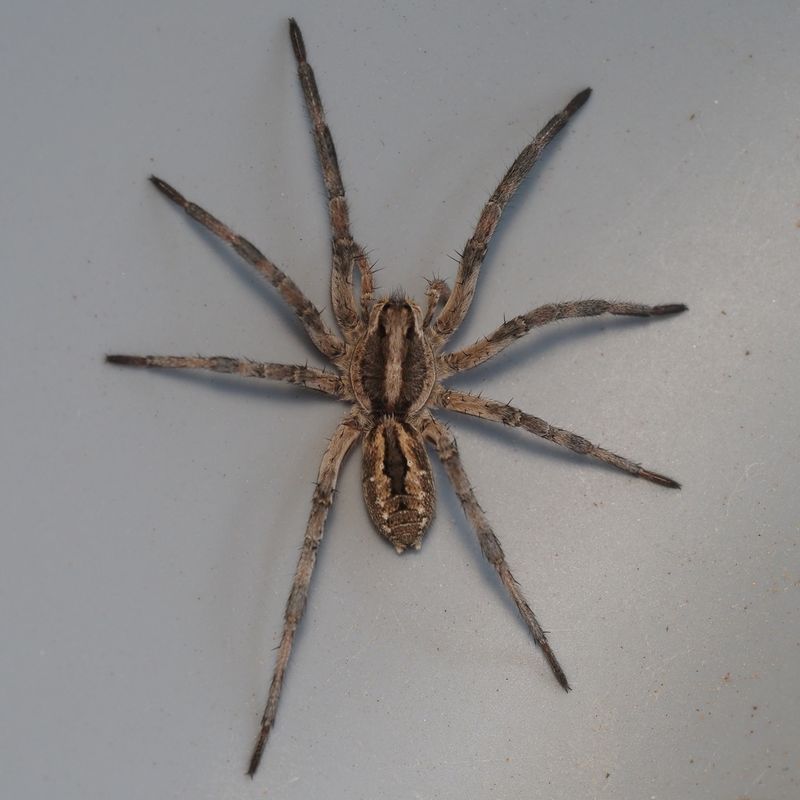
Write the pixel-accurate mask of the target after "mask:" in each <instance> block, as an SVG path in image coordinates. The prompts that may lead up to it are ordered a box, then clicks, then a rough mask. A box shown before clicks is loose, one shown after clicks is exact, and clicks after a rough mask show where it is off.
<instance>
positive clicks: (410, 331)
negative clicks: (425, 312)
mask: <svg viewBox="0 0 800 800" xmlns="http://www.w3.org/2000/svg"><path fill="white" fill-rule="evenodd" d="M413 338H414V326H413V325H409V326H408V327H407V328H406V339H408V340H409V341H410V340H411V339H413Z"/></svg>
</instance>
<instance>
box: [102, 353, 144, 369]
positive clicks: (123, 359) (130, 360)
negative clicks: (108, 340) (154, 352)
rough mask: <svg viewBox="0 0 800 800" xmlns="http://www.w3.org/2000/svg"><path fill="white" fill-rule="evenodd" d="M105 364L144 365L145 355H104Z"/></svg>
mask: <svg viewBox="0 0 800 800" xmlns="http://www.w3.org/2000/svg"><path fill="white" fill-rule="evenodd" d="M106 363H107V364H123V365H124V366H126V367H146V366H147V357H146V356H124V355H117V354H114V355H108V356H106Z"/></svg>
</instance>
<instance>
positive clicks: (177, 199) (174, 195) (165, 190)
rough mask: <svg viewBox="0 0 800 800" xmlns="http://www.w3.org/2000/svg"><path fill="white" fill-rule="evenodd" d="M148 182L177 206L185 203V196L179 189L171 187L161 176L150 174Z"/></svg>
mask: <svg viewBox="0 0 800 800" xmlns="http://www.w3.org/2000/svg"><path fill="white" fill-rule="evenodd" d="M150 183H152V184H153V186H155V187H156V189H158V191H159V192H161V193H162V194H165V195H166V196H167V197H169V199H170V200H172V202H173V203H177V204H178V205H179V206H185V205H186V198H185V197H184V196H183V195H182V194H181V193H180V192H179V191H177V189H173V188H172V187H171V186H170V185H169V184H168V183H167V182H166V181H162V180H161V178H157V177H156V176H155V175H151V176H150Z"/></svg>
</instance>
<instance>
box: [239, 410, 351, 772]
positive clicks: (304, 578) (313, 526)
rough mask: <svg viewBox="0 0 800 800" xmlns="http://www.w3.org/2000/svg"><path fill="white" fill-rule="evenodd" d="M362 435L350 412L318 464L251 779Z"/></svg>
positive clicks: (274, 710) (275, 709)
mask: <svg viewBox="0 0 800 800" xmlns="http://www.w3.org/2000/svg"><path fill="white" fill-rule="evenodd" d="M360 436H361V430H360V428H359V426H358V423H357V422H356V419H355V415H354V414H348V415H347V416H346V417H345V418H344V419H343V420H342V421H341V422H340V423H339V427H338V428H337V429H336V432H335V433H334V434H333V437H332V438H331V440H330V443H329V444H328V447H327V448H326V450H325V453H324V455H323V456H322V463H321V464H320V467H319V475H318V477H317V486H316V489H315V490H314V497H313V499H312V501H311V515H310V516H309V519H308V526H307V527H306V535H305V538H304V539H303V546H302V548H301V549H300V558H299V560H298V562H297V569H296V570H295V573H294V580H293V581H292V589H291V592H290V593H289V599H288V601H287V602H286V611H285V614H284V623H283V633H282V634H281V641H280V644H279V645H278V655H277V656H276V658H275V670H274V672H273V674H272V683H271V684H270V687H269V694H268V696H267V705H266V708H265V709H264V714H263V716H262V718H261V729H260V731H259V733H258V738H257V739H256V744H255V747H254V748H253V755H252V756H251V757H250V765H249V766H248V768H247V774H248V775H249V776H250V777H251V778H252V777H253V775H255V773H256V770H257V769H258V764H259V762H260V761H261V754H262V753H263V752H264V746H265V745H266V743H267V738H268V737H269V732H270V730H271V729H272V726H273V724H274V722H275V714H276V712H277V710H278V700H279V699H280V696H281V688H282V687H283V679H284V676H285V674H286V665H287V664H288V662H289V656H290V655H291V652H292V643H293V642H294V635H295V632H296V631H297V626H298V625H299V624H300V620H301V618H302V616H303V611H304V610H305V607H306V600H307V598H308V587H309V584H310V583H311V575H312V573H313V571H314V564H315V562H316V560H317V550H318V548H319V545H320V542H321V541H322V534H323V531H324V527H325V519H326V518H327V516H328V511H329V509H330V507H331V505H332V504H333V495H334V491H335V489H336V480H337V478H338V477H339V469H340V467H341V465H342V461H343V460H344V457H345V456H346V455H347V453H348V452H349V450H350V448H351V447H352V446H353V445H354V444H355V442H356V441H357V439H358V438H359V437H360Z"/></svg>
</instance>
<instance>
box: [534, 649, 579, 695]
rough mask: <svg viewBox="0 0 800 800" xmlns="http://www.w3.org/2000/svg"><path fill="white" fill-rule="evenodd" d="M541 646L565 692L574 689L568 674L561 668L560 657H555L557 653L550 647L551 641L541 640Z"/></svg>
mask: <svg viewBox="0 0 800 800" xmlns="http://www.w3.org/2000/svg"><path fill="white" fill-rule="evenodd" d="M539 646H540V647H541V648H542V652H543V653H544V657H545V658H546V659H547V663H548V664H549V665H550V669H551V670H552V671H553V675H554V676H555V679H556V680H557V681H558V683H559V686H561V688H562V689H563V690H564V691H565V692H570V691H572V687H571V686H570V685H569V681H568V680H567V676H566V675H565V674H564V670H563V669H562V668H561V664H559V663H558V659H557V658H556V657H555V653H553V651H552V650H551V649H550V645H549V643H548V642H547V641H544V642H539Z"/></svg>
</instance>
